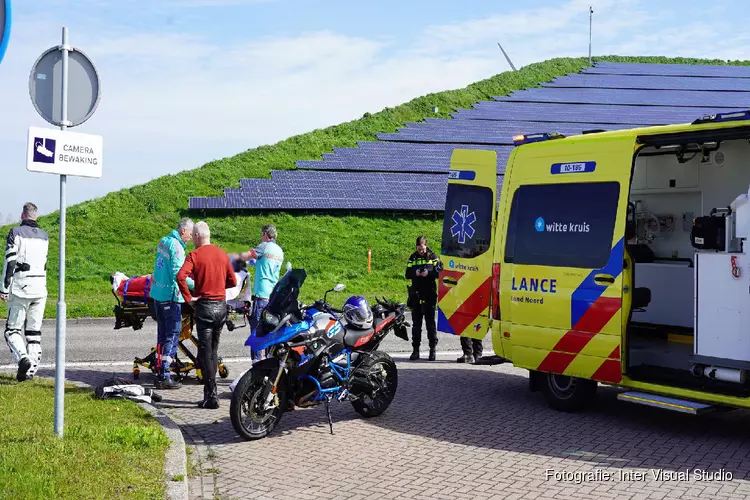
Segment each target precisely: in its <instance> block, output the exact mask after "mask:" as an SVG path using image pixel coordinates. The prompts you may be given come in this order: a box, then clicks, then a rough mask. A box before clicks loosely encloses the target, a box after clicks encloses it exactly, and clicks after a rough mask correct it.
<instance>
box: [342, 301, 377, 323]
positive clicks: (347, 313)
mask: <svg viewBox="0 0 750 500" xmlns="http://www.w3.org/2000/svg"><path fill="white" fill-rule="evenodd" d="M342 309H343V311H344V319H346V322H347V323H348V324H349V325H351V326H353V327H354V328H358V329H360V330H368V329H370V328H372V309H370V304H368V303H367V299H365V298H364V297H362V296H360V295H352V296H351V297H349V298H348V299H347V300H346V302H344V307H343V308H342Z"/></svg>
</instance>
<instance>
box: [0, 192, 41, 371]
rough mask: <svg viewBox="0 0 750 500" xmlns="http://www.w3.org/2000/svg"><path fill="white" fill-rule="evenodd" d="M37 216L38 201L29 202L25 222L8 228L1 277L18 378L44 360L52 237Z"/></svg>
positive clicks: (7, 337)
mask: <svg viewBox="0 0 750 500" xmlns="http://www.w3.org/2000/svg"><path fill="white" fill-rule="evenodd" d="M36 217H37V207H36V205H34V204H33V203H30V202H29V203H26V204H25V205H24V206H23V212H22V213H21V224H20V225H18V226H16V227H14V228H12V229H11V230H10V231H9V232H8V238H7V243H6V245H5V265H4V266H3V274H2V279H0V299H2V300H7V301H8V320H7V321H6V323H5V341H6V342H7V343H8V347H10V352H11V353H12V354H13V359H14V360H15V362H16V363H18V373H17V374H16V379H18V381H19V382H23V381H24V380H27V379H30V378H33V377H34V374H35V373H36V371H37V369H38V368H39V363H40V362H41V360H42V344H41V340H42V318H43V317H44V306H45V304H46V302H47V251H48V249H49V240H48V236H47V233H46V232H45V231H44V230H42V229H41V228H40V227H39V225H38V224H37V222H36ZM22 331H23V332H24V334H23V335H22V334H21V332H22Z"/></svg>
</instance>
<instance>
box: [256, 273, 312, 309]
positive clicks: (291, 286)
mask: <svg viewBox="0 0 750 500" xmlns="http://www.w3.org/2000/svg"><path fill="white" fill-rule="evenodd" d="M305 278H307V273H306V272H305V270H304V269H292V270H291V271H289V272H287V273H286V274H284V276H282V278H281V279H280V280H279V282H278V283H276V285H275V286H274V287H273V291H272V292H271V296H270V297H269V298H268V305H267V306H266V309H267V310H269V311H271V312H272V313H273V314H276V315H279V316H281V315H283V314H285V313H287V312H289V311H290V310H293V309H295V308H296V307H297V299H298V298H299V290H300V288H301V287H302V284H303V283H304V282H305Z"/></svg>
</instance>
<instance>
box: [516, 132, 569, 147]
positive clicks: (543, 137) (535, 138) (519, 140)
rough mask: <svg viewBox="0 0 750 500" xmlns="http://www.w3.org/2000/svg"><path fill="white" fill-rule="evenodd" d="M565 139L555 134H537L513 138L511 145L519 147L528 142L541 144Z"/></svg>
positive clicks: (561, 135)
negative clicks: (551, 140)
mask: <svg viewBox="0 0 750 500" xmlns="http://www.w3.org/2000/svg"><path fill="white" fill-rule="evenodd" d="M563 137H565V136H564V135H563V134H558V133H557V132H541V133H538V134H521V135H514V136H513V145H515V146H520V145H521V144H528V143H530V142H541V141H548V140H550V139H562V138H563Z"/></svg>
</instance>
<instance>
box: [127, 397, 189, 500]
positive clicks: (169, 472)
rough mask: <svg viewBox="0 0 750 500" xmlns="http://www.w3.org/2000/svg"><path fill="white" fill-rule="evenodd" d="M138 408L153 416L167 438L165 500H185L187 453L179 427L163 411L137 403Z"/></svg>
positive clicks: (186, 496) (186, 493) (186, 490)
mask: <svg viewBox="0 0 750 500" xmlns="http://www.w3.org/2000/svg"><path fill="white" fill-rule="evenodd" d="M138 406H140V407H141V408H143V409H145V410H146V411H148V412H149V413H151V415H153V417H154V418H155V419H156V420H157V421H158V422H159V424H160V425H161V427H162V429H164V433H165V434H166V435H167V437H168V438H169V443H170V445H169V449H168V450H167V460H166V463H165V464H164V473H165V474H166V477H165V479H164V482H165V485H166V498H168V499H169V500H187V499H188V483H187V477H188V471H187V452H186V451H185V438H184V437H183V436H182V431H181V430H180V427H179V426H178V425H177V423H176V422H175V421H174V420H172V417H170V416H169V415H168V414H167V413H166V412H164V411H163V410H160V409H159V408H157V407H155V406H153V405H150V404H148V403H138ZM178 475H181V476H182V479H181V480H179V481H174V480H173V479H172V478H173V477H175V476H178Z"/></svg>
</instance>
